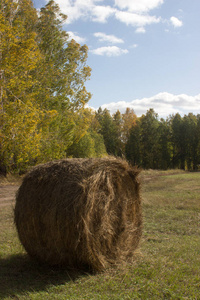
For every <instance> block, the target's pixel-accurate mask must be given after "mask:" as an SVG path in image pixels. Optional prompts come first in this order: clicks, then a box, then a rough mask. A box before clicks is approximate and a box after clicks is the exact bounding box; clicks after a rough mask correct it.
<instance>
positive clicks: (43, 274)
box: [0, 254, 91, 299]
mask: <svg viewBox="0 0 200 300" xmlns="http://www.w3.org/2000/svg"><path fill="white" fill-rule="evenodd" d="M88 274H91V273H90V272H89V271H88V272H86V271H80V270H76V269H66V268H63V267H49V266H46V265H41V264H39V263H37V262H35V261H33V260H31V259H30V258H29V257H28V255H26V254H18V255H11V256H9V257H8V258H5V259H1V258H0V299H4V298H5V297H8V296H10V297H11V298H14V299H20V295H22V294H25V293H26V292H30V291H35V292H37V291H38V292H39V291H45V290H46V289H47V288H48V287H49V286H50V285H61V284H65V283H66V282H70V281H75V280H76V279H78V278H79V277H82V276H87V275H88Z"/></svg>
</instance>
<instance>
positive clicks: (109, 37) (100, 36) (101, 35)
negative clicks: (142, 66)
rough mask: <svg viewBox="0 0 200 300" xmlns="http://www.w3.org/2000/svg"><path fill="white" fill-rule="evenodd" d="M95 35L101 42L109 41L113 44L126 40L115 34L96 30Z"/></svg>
mask: <svg viewBox="0 0 200 300" xmlns="http://www.w3.org/2000/svg"><path fill="white" fill-rule="evenodd" d="M94 36H95V37H97V38H98V39H99V41H100V42H109V43H112V44H120V43H124V41H123V40H122V39H120V38H118V37H116V36H114V35H108V34H105V33H103V32H95V33H94Z"/></svg>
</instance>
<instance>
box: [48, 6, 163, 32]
mask: <svg viewBox="0 0 200 300" xmlns="http://www.w3.org/2000/svg"><path fill="white" fill-rule="evenodd" d="M46 2H48V1H47V0H46ZM56 2H57V3H58V5H59V7H60V9H61V11H62V12H63V13H64V14H66V15H67V16H68V18H67V20H66V23H68V24H69V23H72V22H74V21H76V20H78V19H82V20H91V21H93V22H99V23H105V22H107V20H108V18H110V17H112V16H113V17H115V18H116V19H117V20H119V21H121V22H123V23H125V24H127V25H133V26H136V27H143V26H145V25H149V24H152V23H158V22H160V18H157V17H155V16H150V15H148V12H149V10H151V9H153V8H156V7H157V6H159V5H160V4H162V3H163V0H115V1H114V0H113V6H111V5H110V6H109V5H103V3H104V0H56ZM117 7H118V8H117ZM124 9H125V10H124Z"/></svg>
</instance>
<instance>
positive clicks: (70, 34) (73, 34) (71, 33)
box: [67, 31, 86, 44]
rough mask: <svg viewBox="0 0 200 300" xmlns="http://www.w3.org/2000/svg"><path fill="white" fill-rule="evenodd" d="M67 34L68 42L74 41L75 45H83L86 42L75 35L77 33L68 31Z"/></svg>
mask: <svg viewBox="0 0 200 300" xmlns="http://www.w3.org/2000/svg"><path fill="white" fill-rule="evenodd" d="M67 33H68V34H69V40H72V39H73V40H75V41H76V42H77V43H80V44H82V43H85V42H86V39H85V38H83V37H80V36H78V35H77V32H72V31H68V32H67Z"/></svg>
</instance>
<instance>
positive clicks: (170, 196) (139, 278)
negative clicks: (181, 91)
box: [0, 170, 200, 300]
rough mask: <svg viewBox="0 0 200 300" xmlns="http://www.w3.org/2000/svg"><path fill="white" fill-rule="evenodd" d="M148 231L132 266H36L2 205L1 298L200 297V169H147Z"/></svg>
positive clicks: (145, 212) (145, 209)
mask: <svg viewBox="0 0 200 300" xmlns="http://www.w3.org/2000/svg"><path fill="white" fill-rule="evenodd" d="M141 177H142V198H143V215H144V230H143V238H142V241H141V246H140V251H138V253H137V255H136V257H135V259H134V261H133V263H132V264H129V265H126V266H120V267H115V268H113V269H109V270H107V271H106V272H104V273H101V274H96V275H92V274H81V273H77V272H75V271H67V270H59V269H50V268H47V267H43V266H39V265H37V264H34V262H33V261H31V260H29V258H28V256H27V255H26V254H25V252H24V250H23V248H22V247H21V245H20V243H19V241H18V238H17V234H16V231H15V228H14V225H13V210H12V206H6V207H3V209H1V208H0V235H1V241H0V242H1V243H0V299H20V300H21V299H38V300H41V299H63V300H64V299H90V300H92V299H142V300H143V299H155V300H157V299H184V300H185V299H189V300H190V299H196V300H197V299H200V173H187V172H182V171H178V170H176V171H144V172H143V173H142V175H141Z"/></svg>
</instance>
